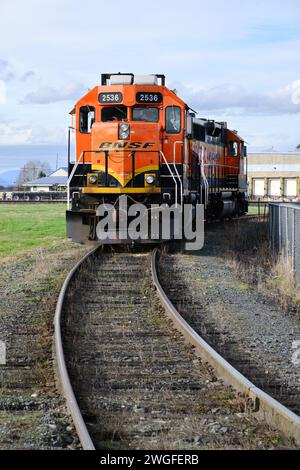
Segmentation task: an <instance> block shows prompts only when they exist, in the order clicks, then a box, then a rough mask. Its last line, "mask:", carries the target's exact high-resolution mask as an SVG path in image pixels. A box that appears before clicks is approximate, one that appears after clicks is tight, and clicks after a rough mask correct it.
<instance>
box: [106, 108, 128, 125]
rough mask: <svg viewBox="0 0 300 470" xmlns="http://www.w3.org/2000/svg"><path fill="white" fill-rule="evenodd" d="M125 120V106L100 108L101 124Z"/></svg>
mask: <svg viewBox="0 0 300 470" xmlns="http://www.w3.org/2000/svg"><path fill="white" fill-rule="evenodd" d="M126 118H127V108H126V106H123V105H120V106H106V107H105V108H102V112H101V120H102V122H107V121H122V120H123V119H126Z"/></svg>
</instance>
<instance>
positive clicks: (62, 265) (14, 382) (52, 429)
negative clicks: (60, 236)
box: [0, 240, 88, 450]
mask: <svg viewBox="0 0 300 470" xmlns="http://www.w3.org/2000/svg"><path fill="white" fill-rule="evenodd" d="M87 249H88V248H87V247H80V246H78V245H74V244H71V243H70V242H68V241H64V240H62V241H57V242H55V243H53V244H52V245H51V246H49V247H47V248H38V249H34V250H32V251H30V252H28V253H27V254H19V255H16V256H14V257H11V258H5V259H3V260H1V261H0V268H1V269H0V299H1V304H0V340H1V341H3V342H4V343H5V345H6V364H5V365H0V386H1V389H0V449H1V450H4V449H16V450H17V449H74V448H78V446H79V444H78V440H77V437H76V434H75V432H74V429H73V426H72V423H71V421H70V418H69V416H68V415H67V412H66V409H65V405H64V400H63V399H62V398H61V396H60V395H59V394H58V392H57V390H56V386H55V376H54V369H53V361H52V342H53V318H54V312H55V305H56V300H57V297H58V293H59V290H60V287H61V285H62V282H63V280H64V278H65V276H66V274H67V272H68V271H69V270H70V269H71V267H72V266H73V265H74V264H75V262H76V261H77V260H78V259H79V258H80V257H81V256H82V255H83V254H84V253H85V252H86V251H87Z"/></svg>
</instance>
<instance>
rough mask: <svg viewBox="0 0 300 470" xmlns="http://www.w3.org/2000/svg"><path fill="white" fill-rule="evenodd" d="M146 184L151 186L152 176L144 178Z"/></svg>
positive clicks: (153, 178) (153, 179)
mask: <svg viewBox="0 0 300 470" xmlns="http://www.w3.org/2000/svg"><path fill="white" fill-rule="evenodd" d="M145 180H146V183H147V184H153V183H154V181H155V177H154V176H153V175H148V176H146V178H145Z"/></svg>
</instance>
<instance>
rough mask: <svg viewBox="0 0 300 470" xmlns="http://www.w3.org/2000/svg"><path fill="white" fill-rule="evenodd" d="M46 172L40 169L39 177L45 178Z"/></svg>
mask: <svg viewBox="0 0 300 470" xmlns="http://www.w3.org/2000/svg"><path fill="white" fill-rule="evenodd" d="M45 176H46V173H45V172H44V171H39V174H38V178H45Z"/></svg>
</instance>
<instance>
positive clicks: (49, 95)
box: [21, 82, 87, 104]
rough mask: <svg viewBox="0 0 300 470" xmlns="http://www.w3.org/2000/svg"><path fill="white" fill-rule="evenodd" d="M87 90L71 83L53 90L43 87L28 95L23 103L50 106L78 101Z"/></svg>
mask: <svg viewBox="0 0 300 470" xmlns="http://www.w3.org/2000/svg"><path fill="white" fill-rule="evenodd" d="M84 91H87V89H86V88H85V87H84V86H83V85H82V84H81V83H76V82H70V83H68V84H67V85H65V86H64V87H63V88H61V89H60V88H53V87H51V86H47V85H43V86H40V87H39V88H37V89H36V90H35V91H32V92H30V93H28V94H27V95H26V96H25V97H24V98H23V100H22V101H21V103H24V104H49V103H55V102H57V101H66V100H72V101H74V100H77V99H78V98H79V97H80V96H82V95H83V93H84Z"/></svg>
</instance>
